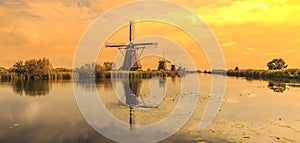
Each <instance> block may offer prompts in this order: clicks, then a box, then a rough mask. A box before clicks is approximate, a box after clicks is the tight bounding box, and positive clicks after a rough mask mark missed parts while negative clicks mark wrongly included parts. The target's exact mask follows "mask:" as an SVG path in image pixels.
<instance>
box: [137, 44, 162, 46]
mask: <svg viewBox="0 0 300 143" xmlns="http://www.w3.org/2000/svg"><path fill="white" fill-rule="evenodd" d="M157 44H158V43H136V44H134V46H156V45H157Z"/></svg>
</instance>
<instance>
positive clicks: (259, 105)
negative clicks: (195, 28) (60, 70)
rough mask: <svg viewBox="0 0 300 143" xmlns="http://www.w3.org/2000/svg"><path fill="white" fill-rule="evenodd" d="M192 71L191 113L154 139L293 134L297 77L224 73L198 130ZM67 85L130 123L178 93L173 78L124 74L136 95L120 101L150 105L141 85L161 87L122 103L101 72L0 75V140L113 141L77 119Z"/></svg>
mask: <svg viewBox="0 0 300 143" xmlns="http://www.w3.org/2000/svg"><path fill="white" fill-rule="evenodd" d="M199 78H200V85H201V86H200V92H199V94H200V96H199V101H198V105H197V107H196V110H195V112H194V114H193V116H192V117H191V119H190V120H189V122H188V123H187V124H186V125H185V126H184V127H183V128H181V129H180V130H179V131H178V132H177V133H176V134H174V135H173V136H171V137H169V138H167V139H166V140H164V141H162V142H201V141H203V142H270V143H271V142H300V104H299V101H300V88H299V87H300V86H299V85H297V84H285V83H279V82H270V81H260V80H252V81H249V80H246V79H243V78H233V77H227V85H226V86H227V88H226V92H225V97H224V100H223V104H222V107H221V109H220V111H219V113H218V115H217V117H216V118H215V120H214V121H213V122H212V124H210V125H209V127H208V128H207V129H205V130H203V131H199V129H198V127H199V121H200V119H201V116H202V113H203V111H204V109H205V106H206V103H207V100H208V98H209V94H210V89H211V86H210V84H211V81H210V80H211V75H203V74H200V75H199ZM73 85H74V86H75V87H77V88H81V89H82V90H97V91H98V92H99V93H101V94H100V98H101V99H102V101H103V103H104V104H105V106H106V107H107V108H108V109H109V111H110V112H111V113H112V114H113V115H114V116H115V117H116V118H118V119H119V120H121V121H123V122H126V123H128V124H129V123H131V124H133V126H134V125H144V124H150V123H155V122H157V121H160V120H162V119H164V118H165V117H166V116H167V115H168V114H170V113H171V111H172V110H173V109H174V107H175V105H176V104H177V101H178V98H180V96H181V95H182V94H181V93H180V86H181V85H180V79H179V78H166V79H165V80H162V79H159V78H156V79H142V80H134V81H130V85H131V88H132V89H133V92H135V93H136V94H137V95H138V98H137V100H129V99H126V97H124V98H123V99H121V100H124V101H125V102H126V104H134V105H144V106H154V105H153V103H152V102H151V101H147V100H143V99H146V98H147V97H149V95H150V89H149V85H150V87H152V88H153V87H155V89H159V91H165V92H166V96H165V98H164V99H163V100H162V101H161V102H160V104H158V108H151V109H149V110H140V109H139V108H136V109H134V110H132V111H130V110H129V107H127V106H126V105H124V103H122V102H121V101H119V100H118V98H117V97H116V96H115V92H120V94H122V91H121V90H119V89H120V87H122V82H116V83H115V84H114V85H112V83H111V82H110V81H109V80H102V81H97V83H96V87H91V86H90V85H91V84H90V83H88V82H71V81H63V82H49V81H32V82H28V81H27V82H25V81H15V82H0V113H1V114H0V142H1V143H2V142H9V143H13V142H24V143H26V142H30V143H31V142H32V143H37V142H39V143H43V142H95V143H96V142H97V143H98V142H113V141H110V140H109V139H107V138H105V137H104V136H102V135H100V134H98V133H97V132H96V131H94V130H93V129H92V128H91V127H90V126H89V124H88V123H87V122H86V121H85V119H84V118H83V116H82V115H81V113H80V111H79V109H78V106H77V103H76V100H75V96H74V91H73ZM116 87H117V88H116ZM114 88H115V89H117V91H114V90H113V89H114ZM164 89H166V90H164ZM123 94H124V93H123ZM148 99H149V98H148ZM150 99H151V98H150ZM153 100H155V97H153ZM130 112H132V114H134V116H130ZM130 117H131V118H130ZM128 130H130V129H128ZM136 138H137V137H136Z"/></svg>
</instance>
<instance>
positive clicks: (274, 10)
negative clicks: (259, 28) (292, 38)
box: [198, 0, 300, 26]
mask: <svg viewBox="0 0 300 143" xmlns="http://www.w3.org/2000/svg"><path fill="white" fill-rule="evenodd" d="M229 2H230V4H228V5H223V6H219V3H220V1H216V2H215V3H213V4H211V5H207V6H203V7H200V8H199V9H198V14H199V16H201V17H203V18H204V20H205V21H207V22H208V23H210V24H214V25H218V26H224V25H239V24H244V23H264V24H272V25H273V24H278V23H286V22H299V21H300V15H297V14H295V13H297V12H298V11H299V9H300V5H299V2H298V1H288V0H282V1H278V0H268V1H261V0H243V1H233V0H229Z"/></svg>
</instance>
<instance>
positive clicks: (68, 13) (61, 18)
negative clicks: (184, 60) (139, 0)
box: [0, 0, 300, 70]
mask: <svg viewBox="0 0 300 143" xmlns="http://www.w3.org/2000/svg"><path fill="white" fill-rule="evenodd" d="M127 2H131V1H128V0H3V1H0V57H1V58H0V66H4V67H10V66H12V64H13V63H14V62H15V61H17V60H21V59H22V60H26V59H31V58H41V57H47V58H49V59H50V61H51V62H52V64H53V66H54V67H68V68H70V67H72V63H73V56H74V52H75V50H76V46H77V44H78V41H79V40H80V37H81V36H82V34H83V33H84V31H85V29H87V28H88V26H89V25H90V24H91V23H92V22H93V20H94V19H95V18H96V17H98V16H99V15H101V14H103V13H104V12H106V11H107V10H110V9H112V8H114V7H116V6H119V5H121V4H125V3H127ZM172 2H175V3H178V4H180V5H182V6H185V7H187V8H189V9H191V10H192V11H193V12H195V13H197V15H199V17H201V18H202V19H203V20H204V21H205V22H206V23H207V24H208V25H209V27H210V28H211V30H212V31H213V32H214V34H215V36H216V38H217V39H218V41H219V43H220V45H221V47H222V51H223V54H224V57H225V62H226V68H227V69H230V68H234V67H235V66H239V67H240V68H262V69H266V63H267V62H268V61H270V60H271V59H273V58H277V57H281V58H283V59H284V60H285V61H286V62H287V64H288V65H289V67H290V68H297V67H300V62H299V56H300V15H299V14H298V12H299V11H300V1H299V0H239V1H237V0H172ZM112 22H113V21H112ZM127 30H128V28H127V27H124V28H122V29H119V30H118V31H117V32H116V33H115V34H114V35H113V36H112V37H111V38H110V39H108V41H110V42H111V41H114V42H116V43H118V42H120V43H124V42H126V40H127V39H128V38H127V36H128V35H127ZM135 30H136V32H135V33H136V38H138V37H141V36H146V35H150V34H153V33H155V34H158V35H162V36H165V37H168V38H170V39H173V40H174V41H176V42H178V43H179V44H180V45H181V46H182V47H183V48H185V49H186V51H187V52H188V53H189V54H190V55H191V57H192V58H193V60H195V61H196V65H197V67H198V68H199V69H201V70H204V69H209V64H208V63H207V60H206V57H205V55H204V54H203V52H202V51H201V50H199V49H200V48H196V47H197V44H196V43H195V42H194V41H193V40H192V39H191V38H190V37H189V36H188V35H186V34H185V33H184V32H183V31H182V30H180V29H178V28H175V27H172V26H170V25H165V24H161V23H152V22H141V23H136V26H135ZM123 35H125V37H124V36H123ZM165 52H166V54H168V51H165ZM117 53H118V50H116V49H105V50H103V51H102V53H100V55H99V56H101V57H103V56H104V57H105V56H106V58H107V59H106V58H104V59H103V58H102V59H101V60H99V62H103V61H104V60H111V59H113V56H109V54H111V55H115V54H117ZM177 54H179V55H180V53H177ZM174 57H176V53H175V56H174ZM174 59H175V60H176V58H174ZM176 62H177V63H179V62H180V61H176ZM144 63H145V65H147V64H148V65H149V60H148V61H147V59H145V62H144ZM155 64H156V63H155Z"/></svg>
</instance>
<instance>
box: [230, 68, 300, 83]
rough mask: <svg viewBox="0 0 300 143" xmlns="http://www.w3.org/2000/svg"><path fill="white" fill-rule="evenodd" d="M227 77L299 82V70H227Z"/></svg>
mask: <svg viewBox="0 0 300 143" xmlns="http://www.w3.org/2000/svg"><path fill="white" fill-rule="evenodd" d="M226 75H227V76H236V77H245V78H248V79H270V80H280V81H285V82H299V81H300V69H284V70H255V69H240V70H227V71H226Z"/></svg>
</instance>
